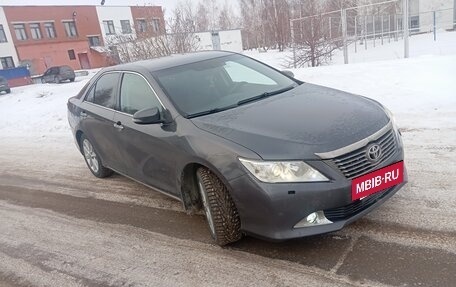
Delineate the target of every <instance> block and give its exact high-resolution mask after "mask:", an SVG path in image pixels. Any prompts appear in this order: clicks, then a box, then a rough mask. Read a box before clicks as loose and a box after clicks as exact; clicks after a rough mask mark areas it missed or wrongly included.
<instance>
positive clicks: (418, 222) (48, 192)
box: [0, 130, 456, 287]
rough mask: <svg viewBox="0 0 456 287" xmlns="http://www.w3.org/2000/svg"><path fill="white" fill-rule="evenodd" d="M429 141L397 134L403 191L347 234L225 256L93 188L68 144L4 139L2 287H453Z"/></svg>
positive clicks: (178, 222) (200, 236) (199, 237)
mask: <svg viewBox="0 0 456 287" xmlns="http://www.w3.org/2000/svg"><path fill="white" fill-rule="evenodd" d="M433 132H435V133H437V132H440V131H432V130H431V131H420V130H418V131H405V132H404V136H405V140H406V144H407V150H406V152H407V158H406V163H407V166H408V169H409V176H410V183H409V185H408V186H407V187H406V188H404V189H403V190H401V191H400V192H399V193H398V194H396V195H395V196H394V197H393V198H392V199H391V200H390V201H388V202H387V203H386V204H385V205H383V206H382V207H381V208H379V209H377V210H376V211H374V212H373V213H371V214H369V215H368V216H366V217H364V218H363V219H361V220H359V221H357V222H356V223H354V224H352V225H350V226H348V227H347V228H345V229H344V230H342V231H339V232H336V233H331V234H326V235H321V236H314V237H310V238H303V239H299V240H292V241H287V242H282V243H271V242H266V241H262V240H259V239H255V238H251V237H245V238H244V239H242V240H241V241H240V242H238V243H236V244H234V245H231V246H229V247H226V248H220V247H218V246H216V245H214V244H213V243H212V241H211V238H210V236H209V232H208V230H207V226H206V223H205V221H204V218H203V216H201V215H193V216H189V215H187V214H186V213H185V212H184V211H183V209H182V207H181V204H180V203H179V202H177V201H175V200H173V199H169V198H167V197H165V196H163V195H161V194H159V193H158V192H155V191H153V190H151V189H149V188H146V187H143V186H141V185H140V184H137V183H135V182H133V181H131V180H129V179H126V178H124V177H122V176H119V175H115V176H113V177H111V178H108V179H97V178H95V177H93V176H92V175H91V174H90V172H89V171H88V169H87V167H86V166H85V164H84V162H83V158H82V156H81V155H80V154H78V152H77V151H76V148H75V146H74V144H73V143H72V141H71V139H70V138H51V139H46V138H43V139H36V140H30V139H24V138H4V139H1V141H0V286H8V287H9V286H385V285H393V286H456V223H455V220H454V218H455V216H456V200H455V198H456V188H455V184H454V182H453V181H454V179H455V178H456V176H455V170H456V168H455V163H454V159H455V157H454V155H455V150H456V141H455V142H453V141H452V138H451V137H450V138H449V142H440V143H437V145H436V142H435V141H433V142H432V143H426V142H425V141H422V140H420V137H421V135H422V133H433ZM452 132H455V131H452ZM428 136H429V134H427V135H426V137H423V138H428ZM431 161H432V162H434V161H437V162H439V164H438V165H436V164H431ZM444 167H446V168H444ZM441 194H447V195H448V196H443V197H442V196H440V195H441Z"/></svg>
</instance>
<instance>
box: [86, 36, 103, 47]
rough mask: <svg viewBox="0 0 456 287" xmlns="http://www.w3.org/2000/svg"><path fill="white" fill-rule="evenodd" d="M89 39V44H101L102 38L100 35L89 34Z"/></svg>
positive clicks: (91, 45)
mask: <svg viewBox="0 0 456 287" xmlns="http://www.w3.org/2000/svg"><path fill="white" fill-rule="evenodd" d="M87 38H88V39H89V46H90V47H93V46H100V38H99V37H98V36H89V37H87Z"/></svg>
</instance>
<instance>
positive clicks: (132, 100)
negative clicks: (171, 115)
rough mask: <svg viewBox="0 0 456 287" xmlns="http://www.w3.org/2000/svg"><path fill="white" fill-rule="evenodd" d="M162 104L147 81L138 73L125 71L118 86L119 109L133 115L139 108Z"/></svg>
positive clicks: (158, 106) (159, 106) (160, 108)
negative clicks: (119, 86)
mask: <svg viewBox="0 0 456 287" xmlns="http://www.w3.org/2000/svg"><path fill="white" fill-rule="evenodd" d="M154 107H157V108H159V110H160V111H161V110H162V106H161V104H160V101H159V100H158V98H157V96H156V95H155V93H154V91H153V90H152V89H151V87H150V86H149V84H148V83H147V81H146V80H145V79H144V78H143V77H142V76H140V75H138V74H133V73H125V74H124V75H123V78H122V85H121V88H120V111H121V112H123V113H126V114H130V115H133V114H134V113H136V112H137V111H139V110H142V109H147V108H154Z"/></svg>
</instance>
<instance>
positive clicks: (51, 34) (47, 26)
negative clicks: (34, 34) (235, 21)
mask: <svg viewBox="0 0 456 287" xmlns="http://www.w3.org/2000/svg"><path fill="white" fill-rule="evenodd" d="M44 30H45V31H46V37H48V38H50V39H52V38H56V37H57V35H56V33H55V27H54V23H52V22H46V23H44Z"/></svg>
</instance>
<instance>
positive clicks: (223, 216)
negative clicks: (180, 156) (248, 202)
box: [196, 167, 242, 246]
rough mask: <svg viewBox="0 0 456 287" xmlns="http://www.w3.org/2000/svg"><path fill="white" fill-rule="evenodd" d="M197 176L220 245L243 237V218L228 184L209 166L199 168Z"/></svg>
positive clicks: (206, 212)
mask: <svg viewBox="0 0 456 287" xmlns="http://www.w3.org/2000/svg"><path fill="white" fill-rule="evenodd" d="M196 177H197V182H198V189H199V193H200V196H201V203H202V206H203V211H204V214H205V215H206V219H207V223H208V225H209V230H210V232H211V235H212V238H214V240H215V242H216V243H217V244H218V245H220V246H223V245H226V244H229V243H232V242H235V241H238V240H239V239H241V237H242V233H241V219H240V218H239V214H238V211H237V209H236V206H235V205H234V202H233V199H232V198H231V196H230V194H229V192H228V189H227V188H226V186H225V185H224V184H223V182H222V181H221V180H220V179H219V178H218V177H217V176H216V175H215V174H213V173H212V172H211V171H209V170H208V169H207V168H203V167H202V168H199V169H198V170H197V172H196Z"/></svg>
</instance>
